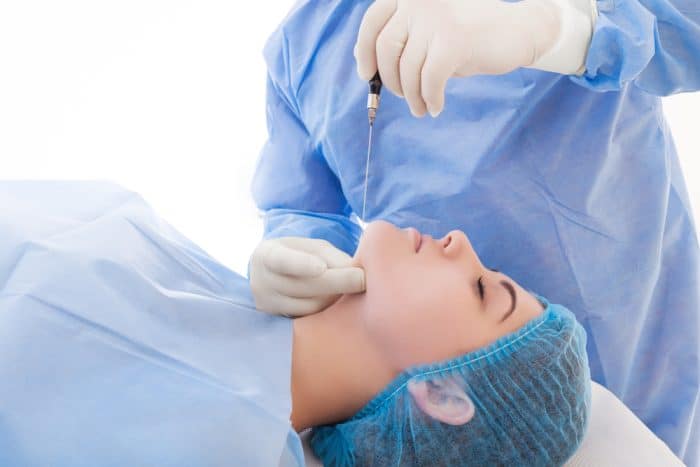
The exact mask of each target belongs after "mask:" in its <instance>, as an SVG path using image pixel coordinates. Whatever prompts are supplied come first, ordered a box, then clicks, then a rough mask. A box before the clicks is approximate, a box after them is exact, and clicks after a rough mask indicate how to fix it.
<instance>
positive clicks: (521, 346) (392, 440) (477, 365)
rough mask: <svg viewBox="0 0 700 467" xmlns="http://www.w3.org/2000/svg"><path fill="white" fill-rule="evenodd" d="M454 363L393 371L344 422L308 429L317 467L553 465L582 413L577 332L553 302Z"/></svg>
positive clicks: (585, 390) (576, 436) (567, 448)
mask: <svg viewBox="0 0 700 467" xmlns="http://www.w3.org/2000/svg"><path fill="white" fill-rule="evenodd" d="M540 300H541V301H542V302H543V304H544V305H545V306H546V309H545V310H544V312H543V313H542V314H541V315H540V316H538V317H537V318H535V319H533V320H531V321H530V322H528V323H527V324H526V325H525V326H523V327H522V328H521V329H519V330H518V331H516V332H514V333H512V334H509V335H507V336H504V337H502V338H500V339H498V340H497V341H496V342H494V343H492V344H490V345H488V346H486V347H484V348H481V349H479V350H476V351H474V352H471V353H468V354H466V355H463V356H461V357H458V358H456V359H453V360H449V361H446V362H440V363H438V364H434V365H426V366H421V367H416V368H411V369H408V370H406V371H404V372H403V373H401V374H400V375H399V376H398V377H397V378H396V379H395V380H394V381H393V382H392V383H391V384H390V385H389V386H388V387H387V388H386V389H384V391H382V392H381V393H380V394H379V395H378V396H376V397H375V398H374V399H372V400H371V401H370V402H369V403H368V404H367V405H366V406H365V407H364V408H363V409H362V410H360V411H359V412H358V413H357V414H356V415H354V416H353V417H352V418H351V419H349V420H347V421H345V422H342V423H338V424H336V425H328V426H322V427H318V428H316V429H314V432H313V434H312V437H311V446H312V448H313V450H314V452H315V453H316V455H318V456H319V458H320V459H321V461H322V462H323V464H324V465H326V466H351V465H361V466H365V465H368V466H371V465H376V466H398V465H478V466H483V465H507V466H513V465H528V466H534V465H538V466H539V465H548V466H549V465H560V464H563V463H564V462H565V461H566V460H567V459H568V458H569V457H570V456H571V455H572V454H573V453H574V451H575V450H576V448H577V447H578V445H579V444H580V442H581V440H582V438H583V435H584V432H585V429H586V425H587V421H588V414H589V407H590V374H589V368H588V360H587V356H586V334H585V331H584V330H583V328H582V327H581V326H580V325H579V324H578V322H577V321H576V319H575V317H574V315H573V314H572V313H571V312H570V311H569V310H567V309H566V308H564V307H563V306H561V305H552V304H549V303H548V302H547V301H546V300H544V299H543V298H541V297H540Z"/></svg>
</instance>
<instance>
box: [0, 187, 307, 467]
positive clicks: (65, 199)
mask: <svg viewBox="0 0 700 467" xmlns="http://www.w3.org/2000/svg"><path fill="white" fill-rule="evenodd" d="M290 362H291V326H290V322H289V320H287V319H284V318H278V317H272V316H268V315H265V314H261V313H258V312H256V311H255V310H254V308H253V302H252V298H251V296H250V292H249V290H248V283H247V281H246V280H245V279H243V278H242V277H240V276H239V275H237V274H235V273H234V272H232V271H230V270H228V269H226V268H225V267H223V266H222V265H220V264H219V263H217V262H216V261H214V260H213V259H212V258H210V257H209V256H208V255H207V254H206V253H205V252H204V251H202V250H201V249H199V248H198V247H196V246H195V245H194V244H192V243H191V242H190V241H188V240H187V239H186V238H184V237H183V236H182V235H180V234H179V233H178V232H176V231H175V230H174V229H172V228H171V227H170V226H169V225H167V224H166V223H164V222H163V221H161V220H160V219H158V217H156V216H155V215H154V213H153V212H152V211H151V210H150V208H149V207H148V206H147V205H146V204H145V203H144V201H143V200H142V199H141V198H140V197H139V196H137V195H135V194H133V193H131V192H128V191H125V190H123V189H121V188H119V187H118V186H115V185H111V184H106V183H91V182H80V183H69V182H56V183H52V182H32V183H24V182H14V183H12V182H10V183H0V465H3V466H13V467H18V466H38V465H46V466H48V465H51V466H71V467H75V466H120V467H121V466H127V465H159V466H166V465H167V466H205V465H206V466H231V465H250V466H266V467H267V466H277V465H279V463H280V460H282V461H283V465H302V464H303V454H302V453H301V445H300V444H299V438H298V437H297V435H296V433H294V432H293V430H292V429H291V427H290V424H289V413H290V410H291V400H290Z"/></svg>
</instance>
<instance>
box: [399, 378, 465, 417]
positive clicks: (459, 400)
mask: <svg viewBox="0 0 700 467" xmlns="http://www.w3.org/2000/svg"><path fill="white" fill-rule="evenodd" d="M408 392H409V393H410V394H411V397H413V400H414V402H415V403H416V405H417V406H418V407H419V408H420V409H421V410H422V411H423V412H425V413H426V414H427V415H429V416H430V417H432V418H434V419H435V420H439V421H441V422H443V423H447V424H448V425H464V424H465V423H467V422H469V420H471V419H472V417H473V416H474V403H473V402H472V400H471V399H470V398H469V396H467V394H466V393H465V392H464V390H462V388H460V387H459V385H457V384H456V383H455V382H454V381H452V380H450V379H440V380H423V381H417V380H411V381H409V382H408Z"/></svg>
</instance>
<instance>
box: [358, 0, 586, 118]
mask: <svg viewBox="0 0 700 467" xmlns="http://www.w3.org/2000/svg"><path fill="white" fill-rule="evenodd" d="M596 14H597V13H596V11H595V0H521V1H517V2H507V1H503V0H376V1H375V2H374V3H373V4H372V5H371V6H370V7H369V9H368V10H367V12H366V13H365V16H364V18H363V20H362V24H361V25H360V31H359V33H358V37H357V43H356V44H355V58H356V59H357V70H358V73H359V75H360V77H361V78H362V79H364V80H369V79H371V78H372V76H373V75H374V74H375V72H376V71H377V70H379V75H380V76H381V78H382V82H383V83H384V85H385V86H386V87H387V88H389V90H390V91H392V92H393V93H394V94H396V95H397V96H403V97H405V98H406V100H407V101H408V105H409V107H410V108H411V113H413V114H414V115H415V116H423V115H424V114H425V112H426V111H428V112H430V114H431V115H433V116H437V114H439V113H440V112H441V111H442V109H443V106H444V94H445V85H446V83H447V80H448V79H449V78H450V77H453V76H471V75H477V74H490V75H492V74H503V73H508V72H510V71H512V70H514V69H516V68H519V67H530V68H537V69H541V70H545V71H553V72H557V73H562V74H579V73H581V72H583V69H584V62H585V58H586V54H587V52H588V46H589V43H590V39H591V36H592V34H593V23H594V19H595V17H596Z"/></svg>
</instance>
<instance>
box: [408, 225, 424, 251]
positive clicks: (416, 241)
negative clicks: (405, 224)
mask: <svg viewBox="0 0 700 467" xmlns="http://www.w3.org/2000/svg"><path fill="white" fill-rule="evenodd" d="M406 230H407V231H408V234H409V235H410V236H411V239H412V240H413V251H415V252H416V253H418V250H420V246H421V244H422V243H423V237H422V235H421V234H420V232H418V231H417V230H416V229H414V228H413V227H409V228H408V229H406Z"/></svg>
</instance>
